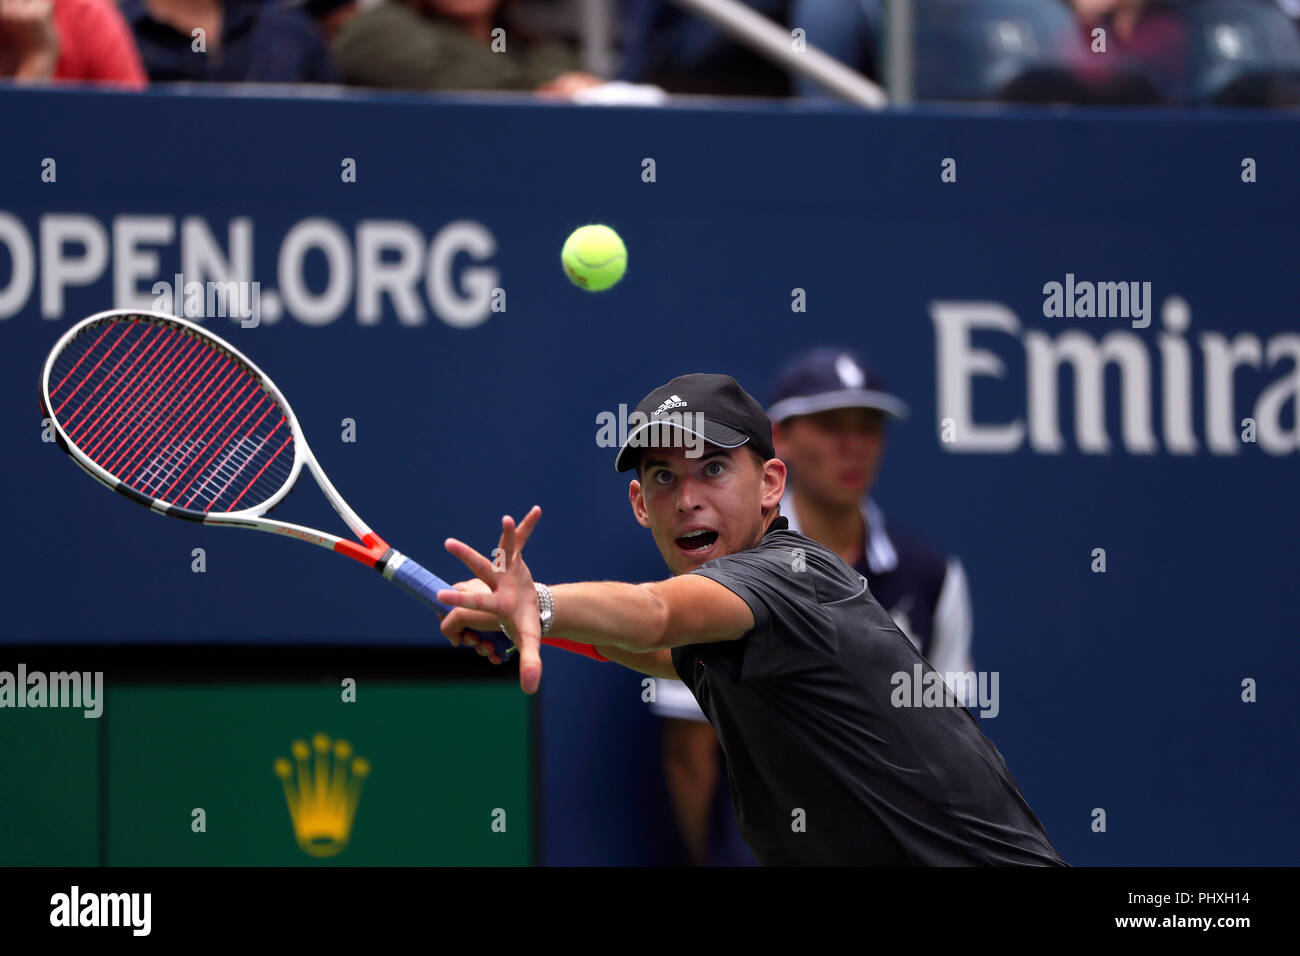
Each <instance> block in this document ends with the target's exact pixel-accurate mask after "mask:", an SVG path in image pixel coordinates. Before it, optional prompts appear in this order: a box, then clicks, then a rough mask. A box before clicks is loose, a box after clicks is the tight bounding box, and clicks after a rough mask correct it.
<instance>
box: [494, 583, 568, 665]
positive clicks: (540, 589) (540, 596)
mask: <svg viewBox="0 0 1300 956" xmlns="http://www.w3.org/2000/svg"><path fill="white" fill-rule="evenodd" d="M533 587H535V588H536V589H537V612H538V617H539V618H541V622H542V637H545V636H546V635H547V634H550V633H551V625H552V624H554V623H555V598H554V597H552V596H551V589H550V588H548V587H547V586H546V585H545V584H538V583H537V582H536V581H534V582H533ZM501 633H502V634H505V635H506V636H507V637H508V636H509V635H510V632H509V631H507V630H506V625H505V622H504V621H502V622H501ZM513 650H514V648H513V647H512V648H510V651H513ZM510 651H507V652H506V653H507V654H508V653H510Z"/></svg>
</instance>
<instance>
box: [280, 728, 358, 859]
mask: <svg viewBox="0 0 1300 956" xmlns="http://www.w3.org/2000/svg"><path fill="white" fill-rule="evenodd" d="M290 749H291V750H292V752H293V759H294V763H293V764H291V763H290V762H289V760H288V758H286V757H279V758H277V759H276V761H275V775H276V776H277V777H279V778H280V781H281V782H282V783H283V784H284V799H285V802H286V803H288V804H289V817H290V818H291V819H292V820H293V832H294V836H296V837H297V838H298V845H299V846H300V847H302V848H303V850H304V851H306V852H307V853H310V854H311V855H312V856H334V855H335V854H337V853H340V852H342V850H343V848H344V847H346V846H347V845H348V837H349V836H350V835H351V833H352V820H353V818H354V817H355V816H356V813H357V801H358V800H360V799H361V782H362V781H363V780H364V779H365V778H366V777H367V776H368V775H369V774H370V761H368V760H366V758H365V757H355V756H353V754H352V745H351V744H350V743H348V742H347V741H346V740H336V741H334V743H333V746H331V745H330V739H329V737H328V736H326V735H325V734H316V736H314V737H312V739H311V746H310V747H308V746H307V742H306V741H305V740H295V741H294V742H293V747H292V748H290ZM295 764H296V765H297V770H296V772H295V767H294V765H295Z"/></svg>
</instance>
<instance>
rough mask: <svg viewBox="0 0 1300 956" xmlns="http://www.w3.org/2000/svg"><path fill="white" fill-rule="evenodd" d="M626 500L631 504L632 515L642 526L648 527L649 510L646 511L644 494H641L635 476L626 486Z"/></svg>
mask: <svg viewBox="0 0 1300 956" xmlns="http://www.w3.org/2000/svg"><path fill="white" fill-rule="evenodd" d="M627 500H628V502H629V503H630V504H631V505H632V516H633V517H634V518H636V523H637V524H639V525H640V526H641V527H643V528H648V527H650V512H648V511H646V507H645V496H644V495H642V494H641V482H639V481H637V480H636V479H635V478H633V479H632V481H631V483H630V484H628V486H627Z"/></svg>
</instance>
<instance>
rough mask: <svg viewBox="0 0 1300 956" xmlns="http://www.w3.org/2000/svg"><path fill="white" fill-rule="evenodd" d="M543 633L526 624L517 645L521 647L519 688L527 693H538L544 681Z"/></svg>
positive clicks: (516, 641) (516, 642)
mask: <svg viewBox="0 0 1300 956" xmlns="http://www.w3.org/2000/svg"><path fill="white" fill-rule="evenodd" d="M541 641H542V638H541V635H540V634H538V633H537V632H536V631H535V630H533V629H532V625H531V624H529V625H526V626H525V628H524V629H523V630H522V631H521V632H520V634H519V637H518V639H516V640H515V646H516V647H518V648H519V688H520V690H522V691H523V692H524V693H525V694H536V693H537V688H538V686H539V685H540V684H541V682H542V654H541V650H540V648H541Z"/></svg>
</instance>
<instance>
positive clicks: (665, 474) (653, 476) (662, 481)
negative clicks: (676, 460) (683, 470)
mask: <svg viewBox="0 0 1300 956" xmlns="http://www.w3.org/2000/svg"><path fill="white" fill-rule="evenodd" d="M650 480H651V481H653V482H654V483H655V484H657V485H666V484H668V482H670V481H672V480H673V473H672V472H671V471H669V470H668V469H667V468H660V469H658V470H657V471H653V472H651V473H650Z"/></svg>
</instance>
